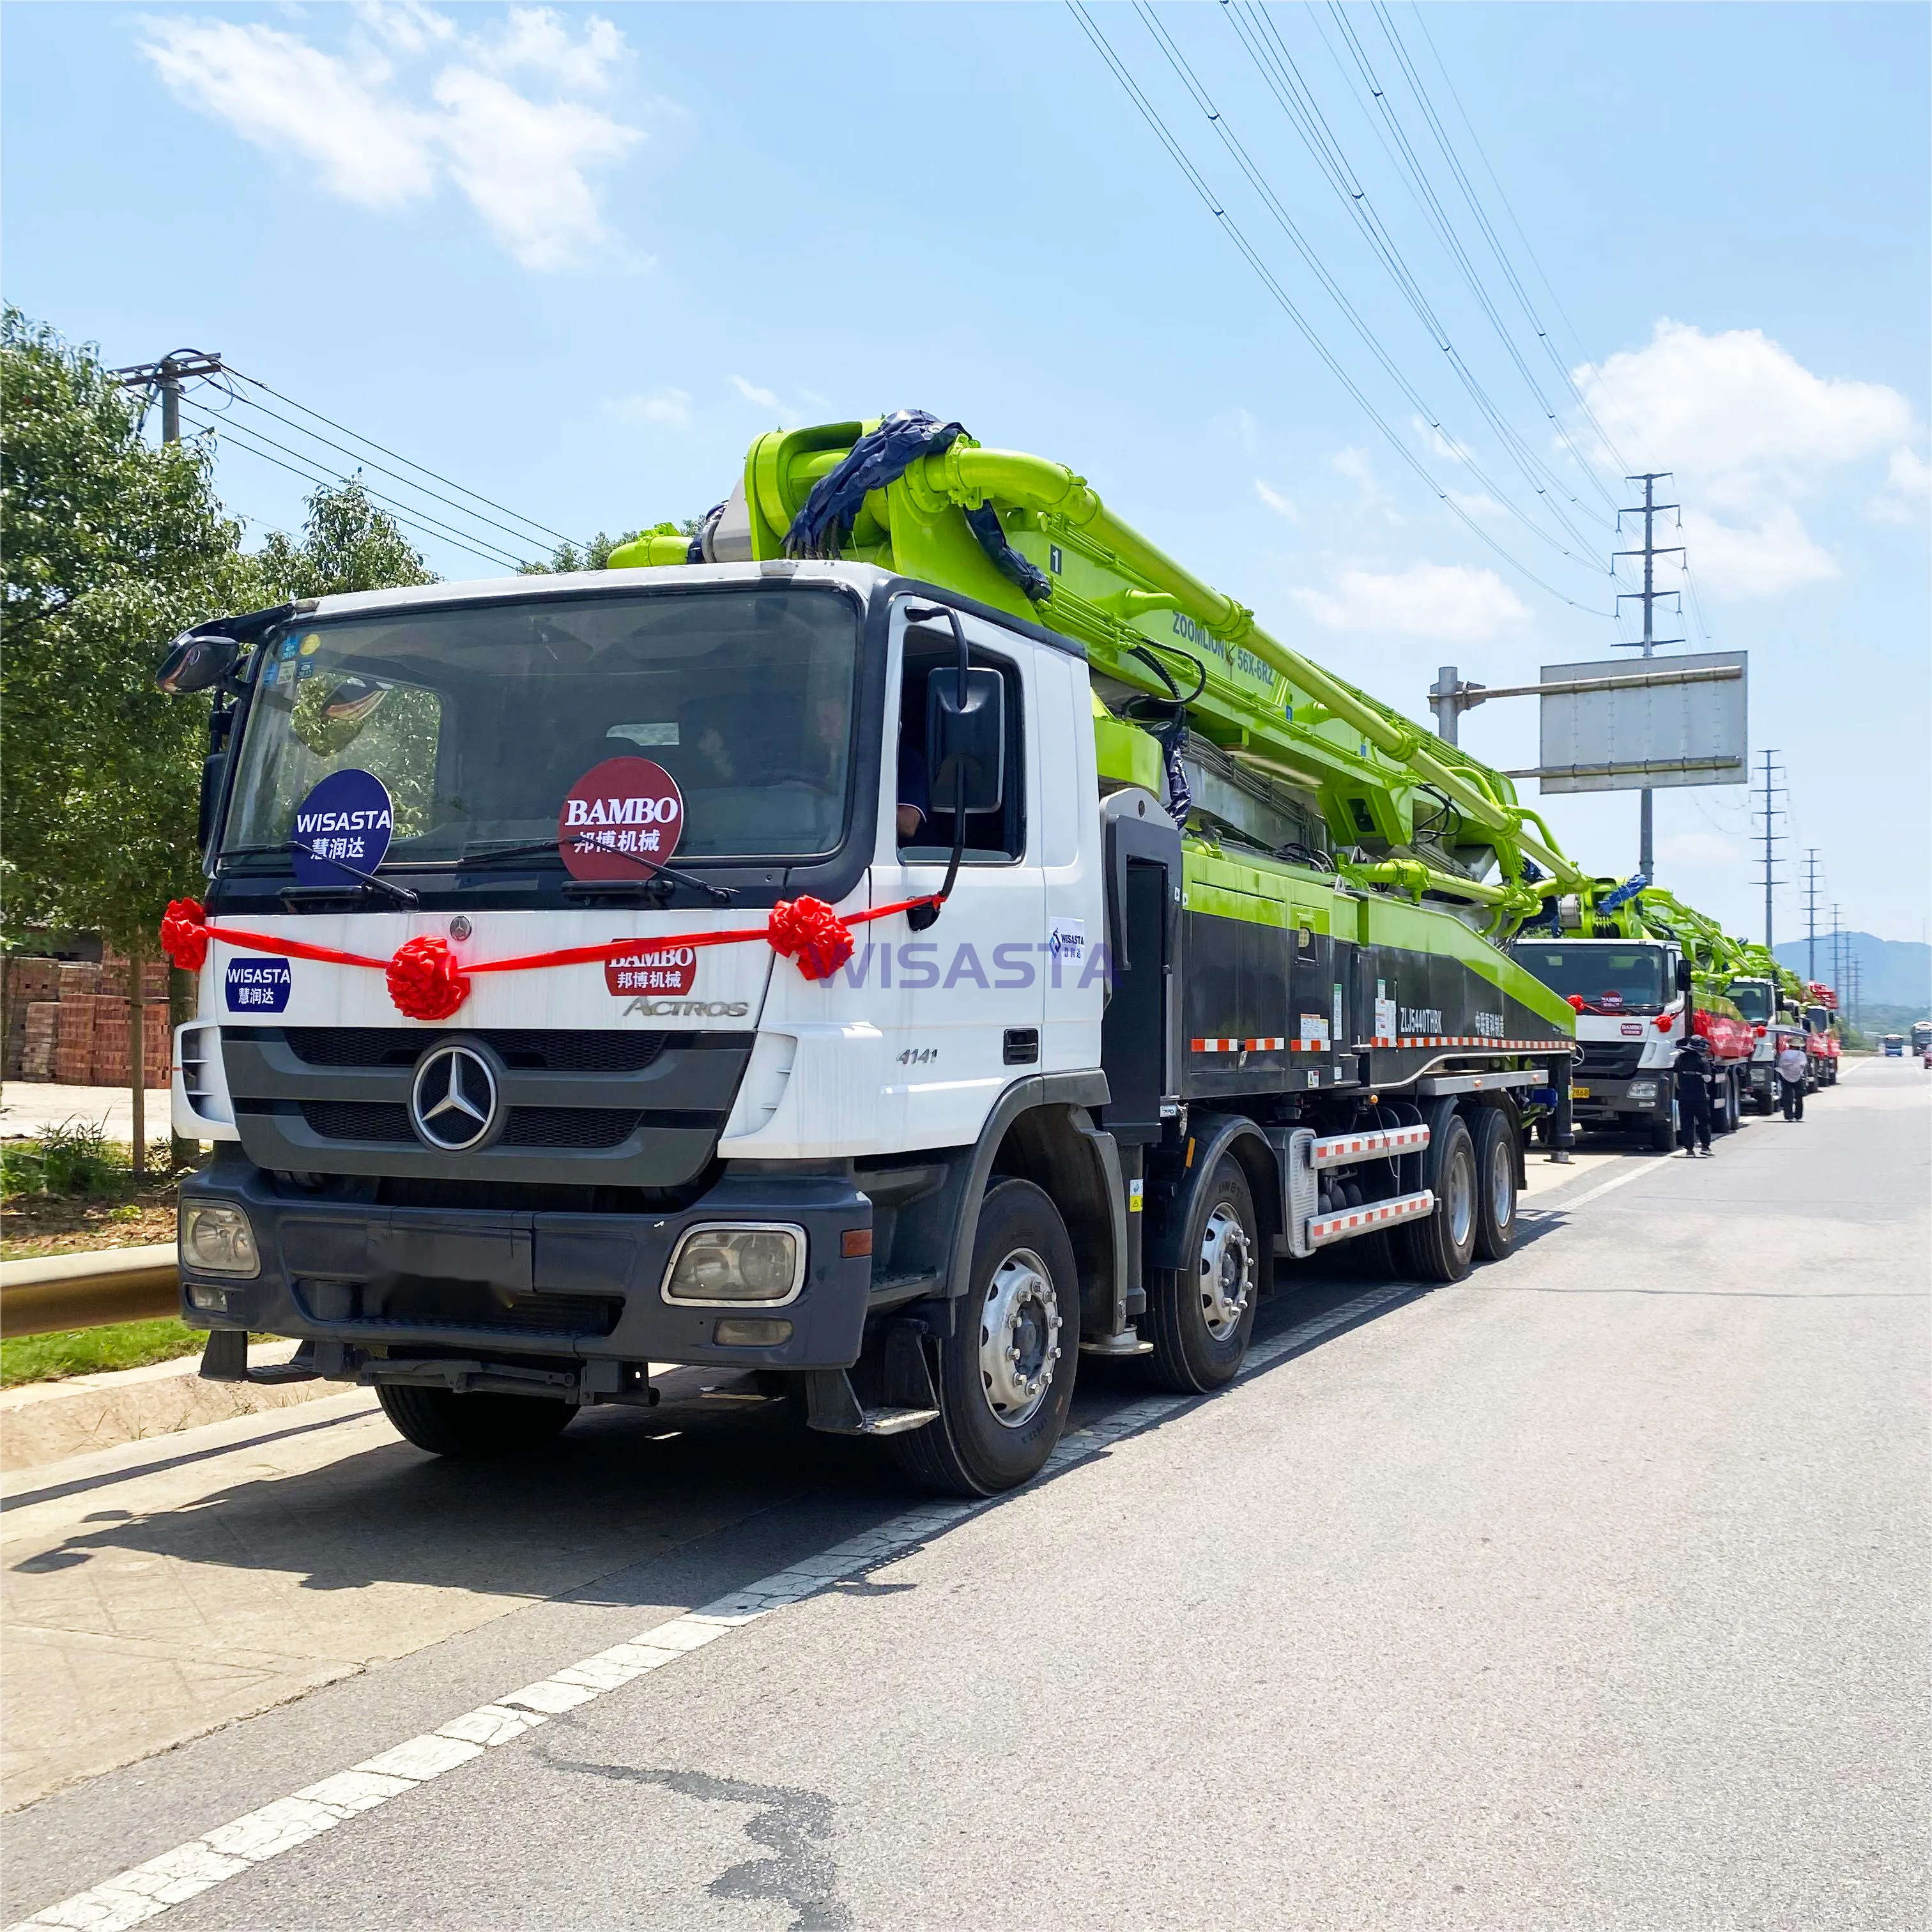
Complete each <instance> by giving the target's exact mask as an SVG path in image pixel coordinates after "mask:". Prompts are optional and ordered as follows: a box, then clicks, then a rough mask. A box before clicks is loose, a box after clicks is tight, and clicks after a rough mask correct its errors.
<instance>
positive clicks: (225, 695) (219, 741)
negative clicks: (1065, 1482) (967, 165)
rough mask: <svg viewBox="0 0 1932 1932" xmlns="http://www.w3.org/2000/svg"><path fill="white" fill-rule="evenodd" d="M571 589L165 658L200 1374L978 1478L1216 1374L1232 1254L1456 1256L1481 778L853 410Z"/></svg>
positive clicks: (1514, 994) (1548, 855) (1450, 1264)
mask: <svg viewBox="0 0 1932 1932" xmlns="http://www.w3.org/2000/svg"><path fill="white" fill-rule="evenodd" d="M162 676H163V683H164V684H165V685H167V686H168V688H171V689H175V690H178V691H190V690H196V689H199V690H212V691H214V693H215V694H216V697H215V709H214V726H213V733H214V747H213V750H214V755H213V756H212V757H211V759H210V762H209V767H208V786H207V796H206V799H205V811H204V835H205V850H206V852H207V854H208V887H207V893H206V901H205V907H203V906H202V905H200V904H196V902H194V901H181V902H178V904H177V905H176V907H175V908H174V909H173V910H172V911H171V913H170V918H169V930H168V933H167V943H168V944H169V950H170V951H171V953H172V954H173V956H175V957H176V958H177V959H181V960H183V961H184V962H198V963H199V989H200V992H199V1001H200V1004H199V1017H198V1019H196V1021H195V1022H194V1023H193V1024H192V1025H189V1026H187V1027H186V1028H183V1029H182V1030H181V1035H180V1038H179V1040H178V1049H177V1055H176V1061H177V1066H178V1073H177V1076H176V1080H175V1118H176V1124H177V1127H178V1130H179V1131H180V1132H181V1133H184V1134H187V1135H190V1136H198V1137H199V1138H201V1139H211V1140H212V1141H214V1142H215V1143H216V1151H215V1154H214V1157H213V1158H212V1160H211V1161H209V1162H208V1163H207V1164H206V1165H205V1166H204V1167H203V1168H202V1170H201V1171H200V1172H197V1173H196V1175H193V1177H192V1178H190V1180H188V1181H187V1182H186V1183H185V1184H184V1187H183V1189H182V1193H181V1278H182V1284H183V1300H184V1310H183V1312H184V1315H185V1316H186V1317H187V1319H188V1320H190V1322H195V1323H197V1324H199V1325H202V1326H203V1327H205V1328H208V1329H209V1330H211V1331H212V1332H211V1335H210V1339H209V1343H208V1351H207V1355H206V1358H205V1364H204V1373H211V1374H214V1375H217V1376H229V1377H236V1376H245V1375H247V1374H248V1373H251V1371H250V1370H249V1369H248V1364H247V1359H246V1355H245V1340H246V1334H247V1331H249V1330H251V1329H255V1330H268V1331H275V1332H277V1333H280V1334H287V1335H291V1336H296V1337H300V1338H301V1340H302V1349H301V1350H300V1352H299V1355H298V1357H297V1358H296V1364H294V1365H293V1367H292V1368H291V1369H290V1370H287V1371H284V1373H293V1374H314V1375H319V1376H326V1377H329V1378H331V1379H338V1380H343V1381H347V1382H362V1383H363V1384H365V1385H374V1387H375V1388H377V1391H379V1393H380V1397H381V1399H382V1401H383V1406H384V1407H385V1408H386V1409H387V1411H388V1412H389V1415H390V1416H391V1417H392V1419H393V1420H394V1421H395V1423H396V1424H397V1426H398V1427H399V1428H400V1429H401V1430H402V1431H403V1433H404V1434H405V1435H406V1436H409V1437H410V1439H412V1440H413V1441H415V1442H418V1443H420V1444H422V1445H423V1446H425V1448H431V1449H434V1450H437V1451H443V1452H445V1453H463V1452H466V1451H480V1450H484V1449H493V1448H503V1447H505V1446H507V1445H514V1444H517V1443H522V1442H537V1441H540V1440H541V1439H544V1438H546V1437H547V1436H550V1435H551V1434H552V1433H554V1432H555V1431H556V1430H558V1429H559V1428H560V1427H562V1426H563V1425H564V1424H565V1423H566V1422H568V1421H569V1420H570V1418H571V1417H572V1416H573V1415H574V1414H575V1413H576V1412H577V1409H579V1408H580V1407H582V1406H585V1405H587V1404H591V1403H607V1402H618V1403H625V1402H628V1403H640V1402H648V1401H649V1400H651V1391H650V1388H649V1368H648V1365H649V1364H652V1363H659V1364H663V1363H685V1364H715V1365H717V1366H719V1367H733V1368H740V1369H746V1370H757V1371H760V1372H763V1373H764V1374H765V1375H766V1376H769V1377H772V1378H774V1379H785V1380H784V1382H782V1384H781V1383H780V1382H778V1381H777V1380H774V1381H773V1382H770V1383H768V1384H767V1387H768V1388H771V1389H772V1390H773V1391H777V1390H778V1388H780V1387H781V1386H782V1388H784V1389H785V1390H787V1391H790V1392H793V1393H795V1394H799V1395H801V1396H802V1398H803V1401H804V1403H805V1406H806V1408H807V1410H808V1415H809V1419H810V1421H811V1424H812V1426H814V1427H817V1428H820V1429H824V1430H835V1431H841V1432H846V1433H863V1434H868V1435H876V1436H880V1437H881V1438H883V1439H885V1440H886V1442H887V1443H888V1444H889V1447H890V1448H891V1450H892V1452H893V1453H894V1454H895V1455H896V1456H897V1457H898V1458H899V1459H900V1460H901V1462H902V1463H903V1465H904V1467H905V1468H906V1469H907V1471H908V1472H910V1474H911V1475H913V1477H915V1478H916V1479H918V1480H919V1481H922V1482H924V1483H926V1484H930V1485H932V1486H934V1487H938V1488H941V1489H944V1490H952V1491H955V1492H959V1493H969V1494H971V1493H987V1492H990V1491H993V1490H998V1489H1001V1488H1003V1487H1007V1486H1010V1485H1011V1484H1015V1483H1017V1482H1020V1481H1024V1480H1025V1478H1027V1477H1028V1476H1030V1475H1031V1474H1033V1472H1035V1471H1036V1470H1037V1469H1039V1468H1040V1465H1041V1463H1043V1460H1045V1458H1046V1455H1047V1454H1048V1452H1049V1450H1050V1449H1051V1448H1052V1445H1053V1443H1054V1442H1055V1439H1056V1438H1057V1436H1058V1434H1059V1432H1060V1430H1061V1426H1062V1424H1063V1421H1064V1418H1065V1416H1066V1414H1067V1404H1068V1401H1069V1399H1070V1394H1071V1391H1072V1388H1073V1379H1074V1373H1075V1370H1076V1365H1077V1364H1078V1361H1079V1357H1080V1355H1081V1354H1082V1352H1083V1351H1085V1352H1097V1353H1100V1354H1103V1355H1121V1356H1134V1355H1145V1356H1147V1357H1148V1358H1149V1367H1150V1370H1151V1373H1153V1374H1154V1376H1157V1378H1158V1379H1160V1381H1162V1382H1164V1383H1165V1384H1166V1385H1169V1386H1170V1387H1173V1388H1181V1389H1188V1390H1208V1389H1211V1388H1215V1387H1217V1385H1220V1384H1223V1383H1224V1382H1226V1381H1227V1380H1228V1379H1229V1378H1230V1377H1231V1376H1233V1375H1234V1374H1235V1372H1236V1371H1237V1370H1238V1368H1239V1367H1240V1365H1241V1360H1242V1358H1243V1355H1244V1352H1245V1350H1246V1349H1247V1346H1248V1341H1249V1337H1250V1331H1251V1329H1252V1327H1253V1322H1254V1319H1255V1312H1256V1301H1257V1298H1258V1297H1259V1295H1261V1293H1262V1292H1263V1291H1264V1289H1265V1288H1266V1287H1267V1286H1268V1285H1269V1283H1270V1282H1271V1277H1272V1275H1273V1273H1274V1262H1275V1261H1276V1259H1277V1257H1279V1256H1292V1257H1298V1258H1299V1257H1306V1256H1310V1255H1313V1253H1316V1251H1317V1250H1320V1249H1322V1248H1324V1247H1327V1246H1328V1245H1329V1244H1333V1243H1335V1242H1339V1241H1347V1240H1356V1241H1365V1242H1367V1244H1370V1250H1371V1252H1370V1253H1369V1254H1368V1256H1367V1263H1368V1265H1370V1267H1372V1268H1373V1267H1374V1266H1376V1265H1380V1266H1381V1267H1382V1268H1385V1269H1387V1270H1388V1271H1391V1272H1400V1273H1402V1274H1407V1275H1410V1276H1414V1277H1422V1278H1424V1279H1429V1280H1455V1279H1457V1278H1459V1277H1461V1276H1462V1275H1463V1274H1465V1273H1466V1271H1468V1270H1469V1268H1470V1266H1471V1265H1472V1262H1473V1261H1475V1259H1477V1258H1478V1256H1488V1257H1492V1258H1493V1257H1497V1256H1502V1255H1504V1254H1505V1253H1508V1250H1509V1248H1510V1246H1511V1240H1512V1238H1513V1235H1514V1226H1515V1220H1516V1200H1517V1188H1518V1185H1519V1183H1520V1179H1521V1166H1520V1164H1521V1162H1522V1160H1523V1142H1524V1136H1525V1127H1526V1121H1529V1120H1531V1119H1534V1118H1541V1117H1543V1116H1544V1115H1547V1119H1548V1121H1549V1122H1550V1126H1551V1128H1552V1130H1553V1134H1554V1137H1555V1138H1556V1139H1557V1140H1558V1142H1559V1144H1560V1145H1567V1144H1568V1139H1569V1115H1568V1102H1569V1084H1570V1083H1569V1076H1570V1071H1571V1060H1572V1055H1573V1045H1572V1042H1573V1036H1574V1031H1575V1028H1574V1013H1573V1011H1572V1009H1571V1006H1570V1005H1569V1004H1566V1002H1565V1001H1564V1000H1563V999H1562V998H1560V997H1559V996H1558V995H1556V993H1555V992H1552V991H1551V990H1550V989H1548V988H1547V987H1546V986H1544V985H1542V984H1541V983H1539V981H1538V980H1537V979H1536V978H1535V977H1533V976H1532V974H1530V973H1529V972H1528V971H1526V970H1525V969H1524V968H1523V966H1521V965H1519V964H1517V962H1515V961H1514V960H1513V959H1511V956H1510V955H1509V953H1508V952H1507V951H1506V950H1505V944H1504V943H1505V941H1508V939H1509V938H1511V935H1513V934H1514V932H1515V931H1516V930H1517V928H1518V927H1519V926H1520V924H1521V923H1522V922H1523V921H1524V920H1525V919H1529V918H1532V917H1535V916H1538V914H1539V913H1541V912H1543V911H1544V910H1545V909H1546V908H1547V907H1549V905H1550V904H1551V902H1552V898H1553V895H1558V894H1569V895H1583V896H1584V897H1586V898H1587V897H1588V895H1590V894H1591V893H1592V892H1595V891H1596V890H1598V889H1599V888H1600V887H1601V886H1603V885H1604V883H1605V882H1604V881H1600V880H1591V879H1589V878H1588V877H1586V876H1585V875H1583V874H1581V873H1580V872H1579V871H1577V868H1575V867H1574V865H1572V864H1571V862H1569V861H1568V859H1566V858H1565V856H1564V855H1563V854H1562V852H1561V850H1559V848H1558V847H1556V843H1555V841H1554V840H1553V838H1551V837H1550V835H1549V834H1548V832H1547V830H1546V829H1544V827H1543V826H1542V825H1541V821H1540V820H1538V818H1537V817H1536V816H1535V814H1534V813H1533V812H1532V811H1529V810H1527V809H1526V808H1524V807H1523V806H1522V805H1520V804H1519V803H1518V802H1517V800H1516V799H1515V796H1514V793H1513V791H1512V790H1511V786H1510V784H1509V783H1508V780H1506V779H1505V778H1502V776H1501V775H1499V774H1498V773H1496V772H1493V771H1490V770H1489V769H1487V768H1485V767H1484V766H1482V765H1481V764H1479V763H1477V762H1476V761H1475V760H1472V759H1471V758H1469V757H1468V756H1467V755H1466V754H1463V753H1462V752H1460V751H1458V750H1457V749H1456V748H1454V746H1451V745H1443V744H1440V743H1439V742H1436V740H1434V739H1433V738H1430V737H1429V736H1427V735H1425V734H1424V733H1423V732H1422V731H1421V730H1420V729H1419V728H1418V727H1416V726H1415V724H1412V723H1411V722H1410V721H1409V720H1407V719H1406V718H1403V717H1401V716H1400V715H1398V714H1397V713H1396V712H1393V711H1391V710H1390V709H1387V708H1385V707H1384V706H1382V705H1380V704H1379V703H1376V702H1375V701H1374V700H1372V699H1370V698H1368V697H1365V696H1364V694H1362V693H1361V692H1360V691H1358V690H1356V689H1355V688H1354V687H1352V685H1348V684H1346V683H1344V682H1342V681H1341V680H1340V679H1337V678H1335V677H1334V676H1331V675H1330V674H1329V673H1327V672H1326V671H1325V670H1322V669H1320V668H1319V667H1317V666H1316V665H1315V664H1311V663H1310V662H1309V661H1307V660H1306V659H1305V658H1302V657H1301V656H1300V655H1298V654H1296V653H1295V652H1292V651H1291V650H1289V649H1287V648H1286V647H1285V646H1283V645H1281V644H1280V643H1277V642H1276V641H1275V640H1273V639H1271V638H1270V637H1268V636H1267V635H1266V634H1265V633H1264V632H1262V631H1260V630H1259V629H1258V628H1256V626H1255V625H1254V622H1253V617H1252V616H1251V614H1250V613H1249V612H1247V610H1244V609H1243V608H1241V606H1239V605H1238V604H1235V603H1234V602H1232V601H1231V600H1229V598H1226V597H1223V596H1222V595H1219V594H1218V593H1217V592H1214V591H1213V590H1212V589H1209V588H1208V586H1206V585H1205V584H1203V583H1200V582H1199V581H1198V580H1196V579H1195V578H1193V577H1191V576H1190V575H1189V574H1188V573H1187V572H1186V571H1184V570H1183V569H1181V568H1180V567H1179V566H1178V565H1175V564H1174V563H1173V562H1171V561H1169V559H1167V558H1166V557H1165V556H1163V555H1162V554H1161V553H1160V552H1159V551H1158V550H1155V549H1154V547H1152V546H1151V545H1150V544H1148V543H1147V542H1146V541H1145V540H1144V539H1143V538H1140V537H1139V536H1138V535H1136V533H1135V532H1133V531H1132V530H1131V529H1129V528H1127V526H1125V525H1124V524H1123V523H1121V522H1119V521H1118V520H1117V519H1115V517H1112V515H1111V514H1109V512H1108V511H1106V508H1104V507H1103V505H1102V504H1101V502H1100V499H1098V497H1097V496H1095V495H1094V493H1093V492H1092V491H1091V490H1089V489H1088V487H1086V485H1085V484H1084V482H1082V480H1081V479H1080V478H1078V477H1076V476H1075V475H1073V474H1072V473H1071V472H1070V471H1068V470H1067V469H1064V468H1062V467H1061V466H1058V465H1055V464H1053V463H1047V462H1045V461H1043V460H1040V459H1038V458H1032V457H1028V456H1023V455H1016V454H1013V453H1010V452H998V451H992V450H986V449H980V448H979V447H978V446H976V445H975V444H974V443H973V442H972V440H971V439H970V438H968V437H965V436H964V435H963V434H960V433H959V430H958V426H957V425H940V424H938V423H935V422H933V421H932V419H929V418H926V417H923V416H919V415H917V414H916V413H901V415H899V416H895V417H892V418H888V419H885V421H884V422H882V423H879V424H875V425H861V424H857V423H848V424H843V425H832V426H830V427H828V428H822V429H816V430H807V431H799V432H796V433H793V434H774V435H772V436H768V437H764V438H763V439H761V440H760V441H759V442H758V443H757V444H756V445H754V447H753V449H752V450H751V452H750V455H749V458H748V460H747V463H746V465H745V470H744V472H743V475H742V478H740V480H739V483H738V484H737V487H736V489H735V490H734V491H733V493H732V495H731V496H730V499H729V500H728V502H726V503H725V504H724V505H722V506H721V508H720V509H719V510H718V511H715V512H714V513H713V514H712V516H711V517H709V519H707V520H706V524H705V526H704V527H703V532H702V533H701V535H700V536H699V537H698V538H696V539H694V540H693V539H687V538H685V537H684V536H682V535H677V534H676V533H675V532H672V531H670V530H669V529H667V528H665V529H660V530H659V531H657V532H652V533H651V534H649V535H646V536H645V537H643V538H640V539H637V541H634V542H633V543H632V544H629V545H628V546H626V547H625V550H623V551H621V552H620V553H619V554H618V555H617V556H616V557H615V558H613V568H611V569H610V570H608V571H600V572H596V573H592V574H583V575H578V576H565V577H520V578H516V579H513V580H508V581H502V582H492V583H467V584H439V585H435V586H429V587H426V588H422V589H409V590H398V591H386V592H374V593H371V594H368V595H350V596H340V597H330V598H323V599H321V600H320V601H317V602H314V603H312V604H302V605H299V606H296V607H284V608H283V609H280V610H273V611H269V612H262V613H254V614H252V615H251V616H248V617H245V618H242V619H231V620H228V621H226V622H222V623H217V624H214V625H205V626H202V627H201V628H200V629H199V631H196V632H192V633H190V634H188V636H187V637H185V638H184V639H183V640H181V641H180V642H179V643H178V646H177V647H176V649H175V651H174V652H173V653H172V655H171V657H170V659H169V663H168V664H167V666H166V667H165V668H164V670H163V673H162ZM254 1373H257V1374H258V1375H259V1374H260V1373H262V1372H261V1371H260V1370H257V1371H255V1372H254Z"/></svg>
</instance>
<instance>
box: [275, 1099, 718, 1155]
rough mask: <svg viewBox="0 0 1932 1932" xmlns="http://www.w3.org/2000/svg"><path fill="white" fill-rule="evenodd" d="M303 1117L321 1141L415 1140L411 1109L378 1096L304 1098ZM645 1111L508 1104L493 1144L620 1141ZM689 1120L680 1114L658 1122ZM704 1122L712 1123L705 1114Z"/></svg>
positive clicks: (559, 1145)
mask: <svg viewBox="0 0 1932 1932" xmlns="http://www.w3.org/2000/svg"><path fill="white" fill-rule="evenodd" d="M302 1118H303V1119H304V1120H305V1121H307V1122H308V1125H309V1130H310V1131H311V1133H314V1134H317V1135H319V1136H320V1137H321V1138H322V1139H323V1140H326V1141H362V1142H375V1141H388V1142H401V1141H411V1142H413V1141H414V1140H415V1139H416V1133H415V1130H414V1129H413V1127H411V1126H410V1110H409V1109H408V1108H407V1107H401V1106H396V1105H395V1103H393V1102H389V1101H382V1100H305V1101H304V1102H303V1103H302ZM643 1118H644V1117H643V1114H642V1112H640V1111H639V1109H637V1108H635V1107H512V1108H511V1109H510V1111H509V1115H508V1118H507V1119H506V1120H505V1121H504V1123H503V1131H502V1133H501V1134H500V1135H499V1136H497V1139H496V1143H495V1144H496V1145H497V1146H498V1147H506V1148H613V1147H621V1146H622V1145H623V1144H624V1142H625V1141H627V1140H628V1139H630V1138H631V1136H632V1135H633V1134H634V1133H636V1132H637V1126H638V1123H639V1122H640V1121H642V1120H643ZM673 1119H674V1121H675V1124H676V1125H678V1126H680V1127H681V1126H685V1125H687V1124H691V1123H689V1122H687V1121H686V1120H685V1118H684V1117H683V1116H682V1115H679V1116H675V1117H667V1120H666V1121H664V1122H663V1123H661V1124H666V1125H668V1124H672V1121H673ZM702 1124H703V1125H705V1126H706V1127H715V1126H716V1124H717V1123H716V1120H715V1117H713V1116H712V1115H705V1116H703V1123H702Z"/></svg>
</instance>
